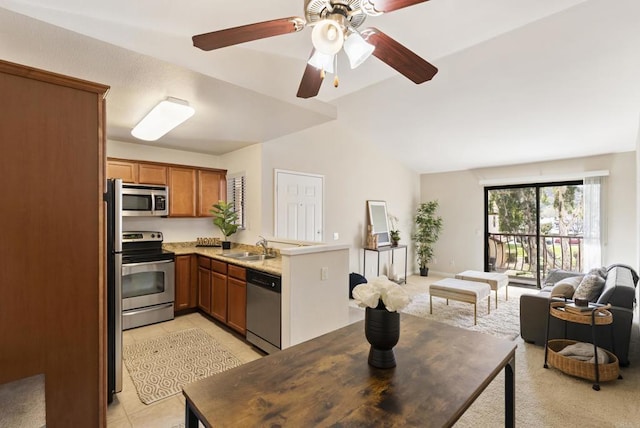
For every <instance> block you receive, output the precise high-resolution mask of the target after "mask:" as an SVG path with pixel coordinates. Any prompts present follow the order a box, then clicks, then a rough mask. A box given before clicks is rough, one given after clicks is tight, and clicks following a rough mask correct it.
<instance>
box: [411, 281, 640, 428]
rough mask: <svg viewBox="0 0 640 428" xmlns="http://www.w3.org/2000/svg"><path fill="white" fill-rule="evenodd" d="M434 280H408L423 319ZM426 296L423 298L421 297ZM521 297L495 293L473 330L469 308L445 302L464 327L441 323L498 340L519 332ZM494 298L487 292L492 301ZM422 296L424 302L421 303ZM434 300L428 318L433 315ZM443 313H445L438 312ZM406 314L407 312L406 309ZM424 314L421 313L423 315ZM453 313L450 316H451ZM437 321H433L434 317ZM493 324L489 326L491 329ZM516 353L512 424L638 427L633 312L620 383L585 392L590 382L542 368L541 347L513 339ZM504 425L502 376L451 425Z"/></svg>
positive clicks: (639, 356) (638, 337)
mask: <svg viewBox="0 0 640 428" xmlns="http://www.w3.org/2000/svg"><path fill="white" fill-rule="evenodd" d="M438 279H440V277H437V276H430V277H426V278H425V277H419V276H411V277H410V278H409V281H408V284H407V290H409V291H410V293H411V294H412V295H413V296H414V302H415V301H416V298H417V300H419V301H421V302H424V301H426V314H424V315H423V314H420V315H421V316H424V317H429V315H428V313H429V308H428V305H429V299H428V296H427V295H428V288H429V287H428V286H429V284H430V283H431V282H433V281H436V280H438ZM425 293H426V294H425ZM524 293H536V291H535V290H532V289H526V288H520V287H514V286H509V301H508V302H507V301H505V294H504V291H503V290H500V291H499V293H498V297H499V305H498V310H495V311H494V308H495V305H494V303H493V301H492V308H491V314H490V315H488V314H486V307H485V306H484V305H478V326H475V327H473V309H472V306H471V305H470V304H464V303H458V302H451V303H450V306H453V305H456V306H457V309H459V310H460V311H465V310H466V312H467V314H468V315H467V317H466V318H467V319H468V320H470V321H468V320H467V321H462V322H465V323H466V325H460V324H459V323H460V320H456V321H451V317H449V316H448V315H446V318H448V319H446V320H442V321H445V322H448V323H450V324H453V325H458V326H461V327H463V328H468V329H471V330H476V331H481V332H484V333H490V334H495V331H494V332H491V331H488V329H490V328H495V329H496V330H499V333H498V334H496V335H498V336H503V337H506V335H507V334H508V333H509V332H510V331H511V330H512V328H513V327H515V329H516V330H517V331H519V316H518V310H519V300H520V295H522V294H524ZM494 295H495V294H494V293H493V292H492V299H493V296H494ZM425 296H427V297H426V299H425ZM436 300H443V299H436V298H434V315H433V316H434V317H437V316H438V313H437V312H436V306H435V302H436ZM443 310H446V308H445V309H443ZM406 311H408V312H412V307H411V306H409V308H407V310H406ZM423 312H424V310H423ZM451 312H453V311H451ZM494 316H496V318H499V319H500V320H502V321H503V322H507V320H509V321H508V322H510V323H512V325H511V326H510V327H509V328H505V326H500V325H499V323H493V320H492V317H494ZM434 319H436V320H438V318H434ZM491 324H493V327H492V326H491ZM514 340H515V342H516V343H517V345H518V348H517V350H516V425H517V426H521V427H562V426H576V427H578V426H579V427H582V428H584V427H594V428H595V427H599V428H602V427H616V428H618V427H629V428H631V427H638V426H640V400H639V397H640V327H639V325H638V312H637V311H636V312H635V317H634V324H633V333H632V344H631V349H630V356H629V359H630V361H631V364H630V365H629V367H623V368H621V370H620V371H621V374H622V376H623V379H622V380H615V381H611V382H603V383H602V384H601V390H600V391H594V390H593V389H592V388H591V385H592V384H591V382H589V381H587V380H582V379H579V378H574V377H572V376H568V375H565V374H563V373H561V372H560V371H558V370H556V369H554V368H549V369H545V368H543V363H544V348H543V347H540V346H535V345H531V344H529V343H525V342H524V341H523V340H522V338H520V336H519V334H518V335H517V337H516V338H515V339H514ZM503 421H504V376H503V374H501V375H499V376H498V377H497V378H496V379H495V380H494V381H493V382H492V383H491V384H490V385H489V386H488V387H487V389H486V390H485V391H484V392H483V393H482V394H481V395H480V397H478V399H477V400H476V401H475V402H474V403H473V404H472V405H471V407H470V408H469V409H468V410H467V412H466V413H465V414H464V415H463V416H462V417H461V418H460V420H459V421H458V422H457V423H456V425H455V426H456V427H492V426H499V425H502V424H503Z"/></svg>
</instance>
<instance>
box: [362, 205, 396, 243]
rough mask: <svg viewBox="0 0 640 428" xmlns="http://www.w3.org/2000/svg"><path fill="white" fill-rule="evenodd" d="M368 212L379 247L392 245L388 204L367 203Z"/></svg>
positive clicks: (372, 231)
mask: <svg viewBox="0 0 640 428" xmlns="http://www.w3.org/2000/svg"><path fill="white" fill-rule="evenodd" d="M367 211H368V212H369V225H370V226H371V233H372V234H373V235H375V236H376V237H377V238H378V242H377V245H378V247H382V246H385V245H391V238H390V236H389V222H388V220H387V219H388V217H387V203H386V202H385V201H367Z"/></svg>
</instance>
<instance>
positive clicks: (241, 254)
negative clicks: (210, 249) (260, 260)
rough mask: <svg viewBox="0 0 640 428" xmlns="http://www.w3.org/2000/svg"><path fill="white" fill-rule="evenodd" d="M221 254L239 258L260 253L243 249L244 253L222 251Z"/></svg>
mask: <svg viewBox="0 0 640 428" xmlns="http://www.w3.org/2000/svg"><path fill="white" fill-rule="evenodd" d="M221 255H222V256H225V257H230V258H232V259H239V258H242V257H247V256H259V255H260V254H257V253H250V252H248V251H245V252H244V253H228V254H225V253H222V254H221Z"/></svg>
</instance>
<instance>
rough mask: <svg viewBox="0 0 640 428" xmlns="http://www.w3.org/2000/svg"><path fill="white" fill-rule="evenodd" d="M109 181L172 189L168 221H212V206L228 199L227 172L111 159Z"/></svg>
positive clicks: (108, 173) (108, 170) (108, 164)
mask: <svg viewBox="0 0 640 428" xmlns="http://www.w3.org/2000/svg"><path fill="white" fill-rule="evenodd" d="M107 178H121V179H122V181H124V182H125V183H136V184H156V185H168V186H169V217H211V216H212V214H211V212H209V210H211V206H212V205H213V204H215V203H216V202H218V201H220V200H226V198H227V171H226V170H224V169H212V168H198V167H193V166H187V165H175V164H168V163H158V162H147V161H136V160H129V159H116V158H109V159H108V160H107Z"/></svg>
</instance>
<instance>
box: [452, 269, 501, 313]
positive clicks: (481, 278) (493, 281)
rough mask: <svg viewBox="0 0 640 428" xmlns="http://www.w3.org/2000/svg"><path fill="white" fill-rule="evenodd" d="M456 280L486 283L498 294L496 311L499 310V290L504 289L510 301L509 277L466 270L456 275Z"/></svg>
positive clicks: (496, 273)
mask: <svg viewBox="0 0 640 428" xmlns="http://www.w3.org/2000/svg"><path fill="white" fill-rule="evenodd" d="M456 278H458V279H465V280H467V281H477V282H486V283H487V284H489V286H490V287H491V289H492V290H493V291H495V292H496V309H498V289H499V288H502V287H504V292H505V298H506V300H509V287H507V285H509V276H508V275H506V274H504V273H498V272H480V271H477V270H465V271H464V272H460V273H459V274H456Z"/></svg>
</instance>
